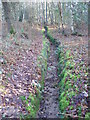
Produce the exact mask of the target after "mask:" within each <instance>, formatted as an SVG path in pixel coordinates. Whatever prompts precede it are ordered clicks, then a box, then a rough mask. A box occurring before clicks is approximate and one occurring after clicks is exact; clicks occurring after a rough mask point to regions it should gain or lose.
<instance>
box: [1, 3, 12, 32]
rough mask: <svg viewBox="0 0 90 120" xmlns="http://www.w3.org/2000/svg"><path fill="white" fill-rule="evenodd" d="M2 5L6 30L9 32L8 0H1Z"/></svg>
mask: <svg viewBox="0 0 90 120" xmlns="http://www.w3.org/2000/svg"><path fill="white" fill-rule="evenodd" d="M2 5H3V9H4V16H5V20H6V22H7V25H8V32H10V29H11V26H12V24H11V19H10V6H9V3H8V2H2Z"/></svg>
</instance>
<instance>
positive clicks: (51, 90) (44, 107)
mask: <svg viewBox="0 0 90 120" xmlns="http://www.w3.org/2000/svg"><path fill="white" fill-rule="evenodd" d="M57 63H58V62H57V58H56V54H55V46H54V45H50V56H49V59H48V69H47V74H46V77H45V85H44V92H43V99H42V101H41V104H40V109H39V111H38V115H37V118H58V113H59V101H58V98H59V88H58V83H59V80H58V76H57Z"/></svg>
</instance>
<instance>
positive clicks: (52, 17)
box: [51, 2, 53, 25]
mask: <svg viewBox="0 0 90 120" xmlns="http://www.w3.org/2000/svg"><path fill="white" fill-rule="evenodd" d="M51 25H53V2H52V3H51Z"/></svg>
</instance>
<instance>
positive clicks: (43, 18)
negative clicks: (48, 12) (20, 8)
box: [42, 2, 45, 24]
mask: <svg viewBox="0 0 90 120" xmlns="http://www.w3.org/2000/svg"><path fill="white" fill-rule="evenodd" d="M42 12H43V17H42V23H43V24H44V23H45V10H44V2H43V3H42Z"/></svg>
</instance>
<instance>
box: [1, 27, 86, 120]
mask: <svg viewBox="0 0 90 120" xmlns="http://www.w3.org/2000/svg"><path fill="white" fill-rule="evenodd" d="M40 30H41V29H32V33H29V35H30V36H29V39H23V38H22V37H21V36H19V38H15V37H12V36H8V37H7V38H6V39H4V40H3V43H2V41H1V40H0V43H1V45H0V48H2V51H0V65H1V66H2V68H1V67H0V117H11V118H12V117H16V116H17V117H18V116H19V115H20V114H27V111H26V109H25V106H23V103H22V101H21V100H20V96H22V95H25V96H26V97H27V96H28V95H29V92H32V93H33V92H35V91H34V89H33V87H32V85H31V83H32V81H33V80H38V81H39V80H40V79H41V71H40V70H39V69H38V67H37V57H38V55H39V54H40V52H41V49H42V40H43V37H42V34H41V31H40ZM29 31H30V30H29ZM51 34H52V36H53V37H54V38H56V39H58V40H60V41H61V45H64V50H68V49H70V50H71V54H72V55H73V56H74V62H75V63H76V67H77V66H78V65H79V64H80V62H81V61H83V62H84V68H87V66H88V36H82V37H78V36H71V35H69V36H63V35H61V34H59V33H58V32H57V30H51ZM32 37H33V38H32ZM56 71H57V59H56V56H55V47H54V46H53V45H50V56H49V59H48V70H47V75H46V77H45V87H44V93H43V100H42V101H41V106H40V109H39V112H38V115H37V117H49V118H52V117H53V118H57V116H58V112H59V108H58V106H59V105H58V92H59V88H58V87H57V84H58V82H59V80H58V78H57V73H56ZM76 72H77V73H78V72H81V74H82V75H83V71H79V70H78V71H76ZM85 80H87V78H85V77H82V84H81V83H80V84H78V85H79V88H80V89H79V90H80V91H79V92H80V93H81V91H82V90H83V89H86V92H87V87H86V88H83V86H84V83H86V84H87V82H85ZM84 106H86V104H84Z"/></svg>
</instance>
